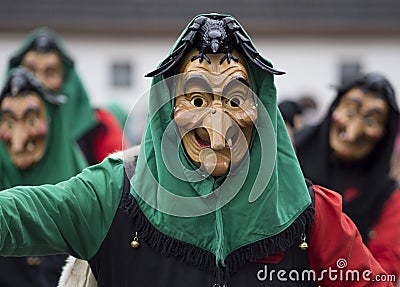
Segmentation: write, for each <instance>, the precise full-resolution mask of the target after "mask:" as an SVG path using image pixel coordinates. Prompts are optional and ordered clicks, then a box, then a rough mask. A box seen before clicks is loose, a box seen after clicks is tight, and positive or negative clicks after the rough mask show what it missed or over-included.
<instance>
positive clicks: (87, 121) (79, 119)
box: [7, 28, 97, 139]
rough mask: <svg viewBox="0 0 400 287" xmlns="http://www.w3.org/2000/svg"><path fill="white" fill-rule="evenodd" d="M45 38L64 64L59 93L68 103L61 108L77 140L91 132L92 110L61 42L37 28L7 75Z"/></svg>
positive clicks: (42, 29) (94, 122)
mask: <svg viewBox="0 0 400 287" xmlns="http://www.w3.org/2000/svg"><path fill="white" fill-rule="evenodd" d="M42 35H44V36H47V37H48V38H50V39H52V40H53V42H54V44H55V45H56V47H57V49H58V51H59V53H60V55H61V59H62V61H63V64H64V83H63V85H62V87H61V91H59V92H60V93H62V94H63V95H65V96H67V97H68V103H67V104H65V105H63V106H62V109H63V110H65V114H66V116H67V117H66V121H67V122H68V128H69V129H71V134H72V137H73V138H74V139H79V138H80V137H82V136H83V135H85V134H86V133H87V132H88V131H89V130H91V129H92V128H93V127H94V126H95V125H96V124H97V120H96V118H95V114H94V110H93V109H92V107H91V106H90V102H89V97H88V95H87V93H86V90H85V88H84V86H83V84H82V82H81V80H80V78H79V76H78V74H77V72H76V70H75V67H74V62H73V61H72V60H71V58H70V57H69V56H68V54H67V52H66V51H65V48H64V46H63V44H62V40H61V39H60V37H58V36H57V35H56V34H55V33H54V32H52V31H51V30H49V29H48V28H38V29H36V30H34V31H32V32H31V33H30V34H29V35H28V36H27V37H26V38H25V40H24V41H23V43H22V45H21V47H20V48H19V49H18V50H17V52H16V53H15V54H14V55H13V56H12V57H11V58H10V60H9V62H8V68H7V74H8V73H9V72H10V70H11V69H12V68H15V67H17V66H19V65H20V64H21V61H22V58H23V56H24V55H25V53H26V52H27V51H28V49H29V47H30V45H31V44H32V42H33V41H34V40H35V39H36V38H38V37H39V36H42Z"/></svg>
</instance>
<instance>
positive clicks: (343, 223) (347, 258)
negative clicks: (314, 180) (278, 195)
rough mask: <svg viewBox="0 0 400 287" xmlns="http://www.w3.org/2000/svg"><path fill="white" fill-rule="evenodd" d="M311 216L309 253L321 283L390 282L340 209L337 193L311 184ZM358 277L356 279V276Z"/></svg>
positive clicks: (369, 284)
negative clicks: (313, 199) (313, 202)
mask: <svg viewBox="0 0 400 287" xmlns="http://www.w3.org/2000/svg"><path fill="white" fill-rule="evenodd" d="M314 190H315V216H314V223H313V226H312V228H311V234H310V246H309V256H310V263H311V267H312V269H313V270H314V271H315V272H316V276H317V281H318V283H319V284H320V285H321V286H324V287H327V286H329V287H336V286H338V287H339V286H352V287H359V286H385V287H387V286H393V281H392V282H388V281H390V280H394V278H388V275H387V274H386V273H385V271H384V270H383V269H382V267H381V265H380V264H379V263H378V262H377V261H376V260H375V259H374V257H373V256H372V254H371V253H370V251H369V250H368V248H367V247H366V246H365V245H364V244H363V242H362V239H361V235H360V233H359V232H358V230H357V228H356V226H355V224H354V223H353V222H352V221H351V220H350V219H349V217H348V216H347V215H345V214H344V213H342V199H341V197H340V195H338V194H337V193H335V192H333V191H330V190H327V189H325V188H322V187H320V186H314ZM357 279H358V280H357Z"/></svg>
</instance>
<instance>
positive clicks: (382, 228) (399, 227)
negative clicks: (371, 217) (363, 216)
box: [368, 190, 400, 275]
mask: <svg viewBox="0 0 400 287" xmlns="http://www.w3.org/2000/svg"><path fill="white" fill-rule="evenodd" d="M399 208H400V190H396V191H395V192H393V194H392V195H391V197H390V198H389V199H388V200H387V201H386V203H385V205H384V206H383V210H382V213H381V216H380V217H379V220H378V222H377V223H376V224H375V226H374V228H373V231H374V237H373V238H371V239H370V241H369V243H368V248H369V250H370V251H371V253H372V254H373V255H374V257H375V258H376V260H378V262H379V263H380V264H381V265H382V267H383V269H385V270H386V272H388V274H397V275H400V210H399Z"/></svg>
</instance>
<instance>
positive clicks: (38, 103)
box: [0, 67, 87, 287]
mask: <svg viewBox="0 0 400 287" xmlns="http://www.w3.org/2000/svg"><path fill="white" fill-rule="evenodd" d="M66 100H67V98H66V97H64V96H60V95H54V94H52V93H50V92H49V91H47V90H46V89H45V88H43V87H42V86H41V85H40V84H39V82H38V81H37V80H36V79H35V78H34V76H33V75H32V74H31V73H30V72H28V71H27V70H26V69H24V68H22V67H19V68H15V69H12V70H11V71H10V74H9V77H8V79H7V82H6V84H5V86H4V88H3V90H2V91H1V94H0V174H1V177H0V190H4V189H7V188H11V187H14V186H17V185H40V184H45V183H52V184H54V183H57V182H60V181H62V180H66V179H68V178H70V177H71V176H73V175H76V174H77V173H79V172H80V171H81V170H82V169H83V168H85V167H86V166H87V164H86V161H85V159H84V158H83V156H82V154H81V152H80V150H79V149H78V147H77V144H76V143H75V142H74V141H73V140H72V138H71V135H70V133H69V129H68V127H67V125H66V124H67V121H66V120H65V114H64V112H65V111H64V110H62V109H61V106H62V105H63V104H65V102H66ZM65 258H66V255H54V256H40V257H7V258H5V257H0V270H1V276H0V285H1V286H37V287H39V286H40V287H47V286H49V287H50V286H55V284H56V283H57V281H58V277H59V275H60V272H61V267H62V266H63V265H64V262H65Z"/></svg>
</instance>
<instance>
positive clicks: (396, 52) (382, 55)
mask: <svg viewBox="0 0 400 287" xmlns="http://www.w3.org/2000/svg"><path fill="white" fill-rule="evenodd" d="M24 36H25V35H18V34H4V33H3V34H0V60H1V61H0V78H1V79H3V77H4V71H5V68H6V63H7V60H8V58H9V56H10V55H11V54H12V53H13V52H14V51H15V49H16V48H17V47H19V46H20V44H21V41H22V39H23V38H24ZM61 36H62V37H63V39H64V41H65V46H66V48H67V50H68V51H69V53H70V55H71V56H72V57H73V58H74V59H75V62H76V65H77V69H78V72H79V73H80V75H81V78H82V81H83V82H84V84H85V85H86V87H87V90H88V92H89V95H90V97H91V100H92V102H93V104H95V105H105V104H107V103H109V102H112V101H114V102H120V103H121V104H123V106H124V108H125V109H126V110H129V107H131V106H132V105H133V104H134V103H135V101H136V100H137V98H138V97H139V96H141V95H143V94H144V93H145V92H146V91H147V90H148V88H149V85H150V79H149V78H144V77H143V76H144V74H146V73H147V72H149V71H151V70H152V69H154V68H155V67H156V66H157V64H158V62H159V61H160V60H162V59H164V57H165V56H166V54H167V53H168V51H169V49H170V47H171V46H172V44H173V42H174V41H175V38H174V37H172V36H168V37H167V36H166V37H163V38H157V39H156V38H151V37H113V36H109V37H104V36H93V35H90V36H82V35H79V36H74V35H61ZM253 42H254V44H255V45H256V47H257V48H258V50H259V51H260V53H261V54H262V55H264V56H266V57H267V58H268V59H269V60H271V61H272V63H273V64H274V66H275V67H276V68H278V69H282V70H285V71H286V72H287V74H286V75H284V76H278V77H276V85H277V89H278V100H281V99H283V98H288V97H292V98H293V97H297V96H299V95H300V94H301V93H305V92H310V93H312V94H313V95H315V96H316V98H317V101H318V103H319V104H320V107H321V111H322V112H323V111H324V110H325V109H326V107H327V106H328V104H329V102H330V101H331V100H332V97H333V96H334V90H333V89H332V88H331V86H332V85H334V84H337V83H338V81H339V64H340V62H342V61H343V60H346V59H350V60H358V61H360V63H361V65H362V68H363V70H364V71H378V72H381V73H384V74H385V75H386V76H387V77H388V78H389V80H391V82H392V83H393V85H394V86H395V89H396V91H397V95H398V99H399V98H400V97H399V94H400V39H397V38H390V37H386V38H385V37H381V38H339V37H336V38H324V37H298V38H296V37H272V36H265V37H261V36H256V37H253ZM114 61H124V62H130V63H131V64H132V67H133V79H132V84H133V85H132V87H131V88H129V89H115V88H113V86H112V85H111V64H112V63H113V62H114Z"/></svg>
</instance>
